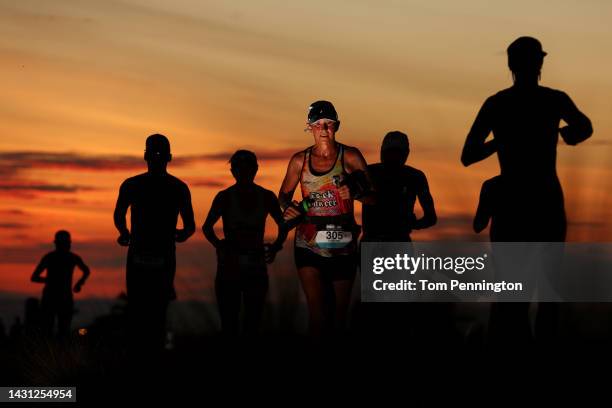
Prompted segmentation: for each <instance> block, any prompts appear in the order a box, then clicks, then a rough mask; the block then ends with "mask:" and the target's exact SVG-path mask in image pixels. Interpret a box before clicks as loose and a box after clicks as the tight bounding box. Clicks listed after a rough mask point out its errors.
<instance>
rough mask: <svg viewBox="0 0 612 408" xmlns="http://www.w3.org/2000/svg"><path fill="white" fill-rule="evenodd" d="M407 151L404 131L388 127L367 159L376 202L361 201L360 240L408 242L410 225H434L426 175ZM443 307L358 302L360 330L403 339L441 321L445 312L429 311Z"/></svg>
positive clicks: (433, 211) (434, 212)
mask: <svg viewBox="0 0 612 408" xmlns="http://www.w3.org/2000/svg"><path fill="white" fill-rule="evenodd" d="M409 154H410V144H409V141H408V136H407V135H406V134H404V133H402V132H399V131H394V132H389V133H387V134H386V135H385V137H384V139H383V142H382V145H381V148H380V163H375V164H370V165H368V171H369V173H370V177H371V179H372V183H373V184H374V187H375V189H376V202H375V203H373V204H364V205H363V214H362V219H363V237H362V239H361V241H362V242H410V241H411V238H410V233H411V232H412V231H413V230H419V229H424V228H429V227H431V226H433V225H435V223H436V221H437V216H436V210H435V207H434V201H433V198H432V196H431V193H430V191H429V185H428V183H427V177H426V176H425V174H424V173H423V172H422V171H421V170H418V169H416V168H414V167H411V166H408V165H406V161H407V159H408V156H409ZM417 199H418V202H419V204H420V206H421V208H422V209H423V217H421V218H419V219H417V218H416V216H415V213H414V206H415V204H416V201H417ZM442 308H443V307H441V305H421V304H402V303H376V302H373V303H362V304H361V305H360V311H361V313H362V321H363V324H364V328H363V329H364V330H363V331H364V334H365V335H366V336H373V337H377V338H382V337H385V341H387V342H388V341H393V340H397V341H405V337H406V336H407V335H411V336H419V337H423V336H424V335H425V334H426V333H429V332H430V331H431V330H432V329H433V328H437V326H436V325H441V323H442V322H441V319H440V316H444V317H447V316H449V315H448V314H447V313H433V312H434V309H435V311H439V309H442ZM443 311H444V310H440V312H443ZM434 320H435V321H434ZM445 323H446V322H445ZM400 337H401V338H402V339H401V340H400Z"/></svg>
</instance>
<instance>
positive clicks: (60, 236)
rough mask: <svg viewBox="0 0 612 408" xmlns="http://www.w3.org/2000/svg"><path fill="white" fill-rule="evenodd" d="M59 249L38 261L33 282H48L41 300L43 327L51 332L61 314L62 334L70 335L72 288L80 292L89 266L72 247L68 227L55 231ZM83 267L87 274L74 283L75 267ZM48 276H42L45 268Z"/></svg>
mask: <svg viewBox="0 0 612 408" xmlns="http://www.w3.org/2000/svg"><path fill="white" fill-rule="evenodd" d="M54 243H55V251H52V252H49V253H48V254H46V255H45V256H43V258H42V259H41V260H40V262H39V263H38V266H36V269H35V270H34V273H33V274H32V278H31V280H32V282H37V283H44V284H45V287H44V289H43V293H42V299H41V302H40V310H41V317H42V324H43V330H44V332H45V333H46V334H48V335H50V334H51V333H52V332H53V326H54V324H55V318H56V317H57V326H58V335H59V337H62V338H64V337H66V336H68V334H69V333H70V323H71V322H72V314H73V309H74V308H73V306H74V300H73V297H72V292H74V293H79V292H80V291H81V288H82V287H83V285H84V284H85V281H86V280H87V278H88V277H89V274H90V271H89V267H88V266H87V265H85V262H83V259H81V257H80V256H78V255H77V254H75V253H73V252H71V251H70V246H71V244H72V241H71V239H70V233H69V232H68V231H64V230H61V231H57V232H56V233H55V241H54ZM75 266H77V267H78V268H79V269H80V270H81V271H83V276H82V277H81V279H79V280H78V281H77V282H76V284H75V285H74V287H73V286H72V275H73V273H74V267H75ZM45 270H46V271H47V274H46V276H42V273H43V272H44V271H45Z"/></svg>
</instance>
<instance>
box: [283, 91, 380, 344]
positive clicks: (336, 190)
mask: <svg viewBox="0 0 612 408" xmlns="http://www.w3.org/2000/svg"><path fill="white" fill-rule="evenodd" d="M339 125H340V122H339V121H338V115H337V113H336V110H335V108H334V106H333V105H332V104H331V103H330V102H327V101H317V102H314V103H313V104H312V105H310V108H309V111H308V121H307V129H306V130H307V131H310V132H311V133H312V135H313V136H314V145H313V146H311V147H309V148H307V149H305V150H302V151H300V152H298V153H296V154H294V155H293V157H292V158H291V160H290V161H289V166H288V168H287V173H286V175H285V179H284V180H283V184H282V186H281V189H280V193H279V200H280V203H281V207H283V209H284V210H285V212H284V218H285V220H287V221H288V222H290V223H293V222H295V220H299V221H300V222H299V224H297V227H296V232H295V263H296V266H297V268H298V274H299V276H300V280H301V282H302V287H303V289H304V293H305V294H306V301H307V303H308V312H309V330H310V333H311V335H313V336H314V337H318V336H319V335H320V334H322V333H323V332H330V331H332V329H333V328H335V329H338V330H344V329H345V324H346V316H347V311H348V306H349V301H350V294H351V288H352V286H353V280H354V278H355V273H356V268H357V262H358V259H357V239H358V236H359V233H360V228H359V226H358V225H357V224H356V222H355V218H354V215H353V200H355V199H358V200H361V201H362V202H366V203H367V202H373V201H372V200H373V199H374V197H373V195H372V194H370V193H371V192H372V187H371V182H370V179H369V176H368V174H367V164H366V161H365V159H364V158H363V156H362V154H361V152H360V151H359V150H358V149H357V148H355V147H350V146H346V145H343V144H341V143H338V142H336V140H335V134H336V132H337V131H338V128H339ZM298 183H299V184H300V185H301V188H302V197H303V200H304V201H303V202H302V203H301V204H299V203H297V202H296V201H293V202H292V198H293V193H294V191H295V188H296V187H297V185H298Z"/></svg>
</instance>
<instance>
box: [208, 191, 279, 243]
mask: <svg viewBox="0 0 612 408" xmlns="http://www.w3.org/2000/svg"><path fill="white" fill-rule="evenodd" d="M247 188H248V189H249V190H247V191H244V192H241V191H240V188H239V187H238V186H236V185H234V186H231V187H229V188H227V189H225V190H223V191H222V192H220V193H219V198H220V199H221V200H222V203H223V204H222V208H223V212H222V213H221V218H222V220H223V234H224V235H225V239H226V240H227V241H228V242H231V243H232V245H233V246H235V247H236V249H241V248H242V249H247V250H248V249H261V248H262V247H263V240H264V232H265V227H266V217H267V216H268V208H270V200H271V197H272V195H273V193H272V192H271V191H269V190H266V189H265V188H263V187H261V186H258V185H257V184H254V185H253V186H252V187H247ZM272 202H275V199H272Z"/></svg>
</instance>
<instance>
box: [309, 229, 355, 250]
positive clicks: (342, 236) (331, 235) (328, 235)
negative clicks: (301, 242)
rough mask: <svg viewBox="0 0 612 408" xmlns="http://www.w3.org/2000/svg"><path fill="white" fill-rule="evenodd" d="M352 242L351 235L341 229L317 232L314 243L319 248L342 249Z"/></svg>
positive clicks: (349, 232)
mask: <svg viewBox="0 0 612 408" xmlns="http://www.w3.org/2000/svg"><path fill="white" fill-rule="evenodd" d="M352 241H353V233H352V232H351V231H345V230H343V229H341V228H339V227H338V228H327V229H325V230H322V231H317V235H316V236H315V242H316V244H317V246H319V248H344V247H345V246H347V245H348V244H350V243H351V242H352Z"/></svg>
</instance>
